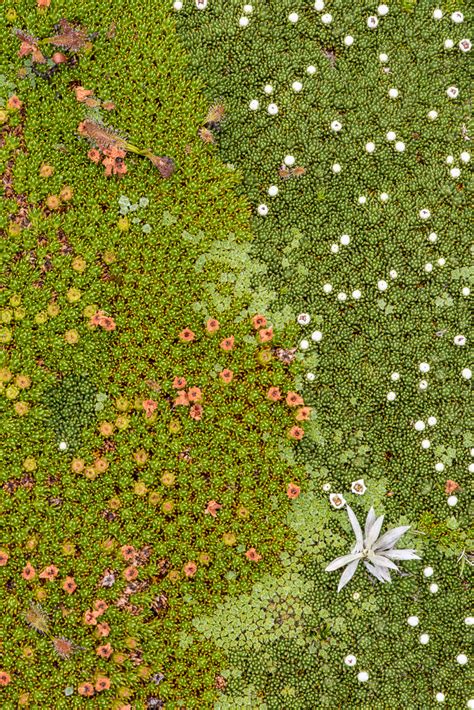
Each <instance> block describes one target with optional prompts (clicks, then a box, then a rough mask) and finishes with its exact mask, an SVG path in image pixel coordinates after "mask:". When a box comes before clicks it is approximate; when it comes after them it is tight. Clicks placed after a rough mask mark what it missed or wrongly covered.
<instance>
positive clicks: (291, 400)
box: [286, 392, 304, 407]
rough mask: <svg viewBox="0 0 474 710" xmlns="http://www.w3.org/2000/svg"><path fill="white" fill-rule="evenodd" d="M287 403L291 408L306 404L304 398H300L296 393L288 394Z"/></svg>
mask: <svg viewBox="0 0 474 710" xmlns="http://www.w3.org/2000/svg"><path fill="white" fill-rule="evenodd" d="M286 403H287V405H288V406H289V407H299V406H300V405H301V404H304V402H303V397H300V395H299V394H297V393H296V392H288V394H287V395H286Z"/></svg>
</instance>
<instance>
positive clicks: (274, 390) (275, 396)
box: [267, 387, 281, 402]
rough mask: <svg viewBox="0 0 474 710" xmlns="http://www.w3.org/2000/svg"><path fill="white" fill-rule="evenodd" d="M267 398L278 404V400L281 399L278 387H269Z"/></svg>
mask: <svg viewBox="0 0 474 710" xmlns="http://www.w3.org/2000/svg"><path fill="white" fill-rule="evenodd" d="M267 397H268V399H271V401H272V402H278V400H279V399H281V392H280V388H279V387H270V389H269V390H268V392H267Z"/></svg>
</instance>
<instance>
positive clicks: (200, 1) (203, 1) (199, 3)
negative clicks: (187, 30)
mask: <svg viewBox="0 0 474 710" xmlns="http://www.w3.org/2000/svg"><path fill="white" fill-rule="evenodd" d="M196 7H197V9H198V10H205V9H206V7H207V0H196Z"/></svg>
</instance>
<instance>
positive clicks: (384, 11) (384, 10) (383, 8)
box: [377, 5, 388, 17]
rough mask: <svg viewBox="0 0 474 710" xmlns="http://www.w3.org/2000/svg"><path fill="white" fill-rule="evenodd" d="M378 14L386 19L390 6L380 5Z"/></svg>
mask: <svg viewBox="0 0 474 710" xmlns="http://www.w3.org/2000/svg"><path fill="white" fill-rule="evenodd" d="M377 12H378V14H379V15H380V17H384V15H388V5H379V6H378V8H377Z"/></svg>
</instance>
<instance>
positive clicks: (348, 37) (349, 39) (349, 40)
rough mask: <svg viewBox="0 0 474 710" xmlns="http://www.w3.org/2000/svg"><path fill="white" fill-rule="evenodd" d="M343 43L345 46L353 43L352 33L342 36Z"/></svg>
mask: <svg viewBox="0 0 474 710" xmlns="http://www.w3.org/2000/svg"><path fill="white" fill-rule="evenodd" d="M344 44H345V45H346V47H351V46H352V45H353V44H354V37H352V35H346V36H345V37H344Z"/></svg>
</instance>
